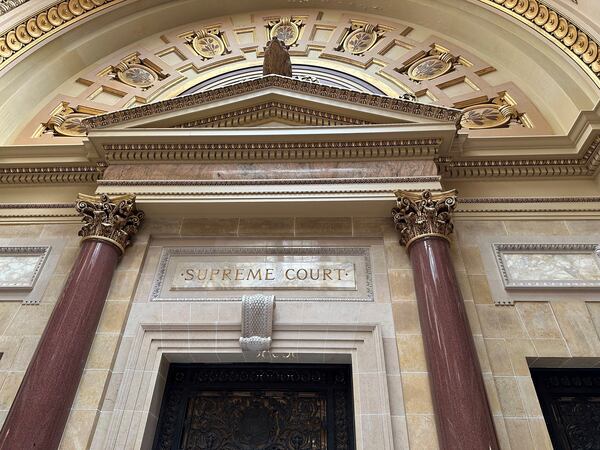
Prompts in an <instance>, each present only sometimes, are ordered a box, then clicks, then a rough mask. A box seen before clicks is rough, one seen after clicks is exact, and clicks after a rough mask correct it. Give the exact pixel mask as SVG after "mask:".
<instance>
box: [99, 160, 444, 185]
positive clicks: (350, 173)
mask: <svg viewBox="0 0 600 450" xmlns="http://www.w3.org/2000/svg"><path fill="white" fill-rule="evenodd" d="M436 170H437V169H436V167H435V164H434V162H433V161H425V160H402V161H397V162H392V161H360V162H330V161H323V162H306V163H290V162H274V163H234V164H224V163H212V164H148V165H145V166H141V165H135V166H131V165H115V166H110V167H108V168H107V169H106V172H105V173H104V177H103V178H104V179H105V180H205V181H210V180H212V181H225V180H285V179H307V180H308V179H315V178H319V179H323V178H359V179H360V178H367V177H368V178H382V177H406V176H434V175H437V172H436Z"/></svg>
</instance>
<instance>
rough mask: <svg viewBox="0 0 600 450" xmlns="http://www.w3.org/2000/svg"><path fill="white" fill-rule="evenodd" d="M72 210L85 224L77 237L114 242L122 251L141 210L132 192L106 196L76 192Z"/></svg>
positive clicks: (137, 222)
mask: <svg viewBox="0 0 600 450" xmlns="http://www.w3.org/2000/svg"><path fill="white" fill-rule="evenodd" d="M75 209H76V210H77V212H78V213H79V214H81V215H82V216H83V217H82V222H83V223H84V225H83V227H82V228H81V230H79V236H81V237H83V240H88V239H92V240H101V241H106V242H109V243H111V244H113V245H114V246H115V247H117V248H118V249H119V250H120V252H121V254H123V253H124V252H125V249H126V248H127V246H128V245H129V244H130V243H131V238H132V237H133V235H135V234H136V233H137V232H138V230H139V227H140V225H141V224H142V221H143V220H144V213H143V212H142V211H138V210H137V208H136V205H135V195H119V196H115V197H109V196H108V195H106V194H102V195H98V196H96V195H84V194H79V198H78V201H77V204H76V206H75Z"/></svg>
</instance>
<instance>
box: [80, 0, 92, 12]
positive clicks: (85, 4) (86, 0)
mask: <svg viewBox="0 0 600 450" xmlns="http://www.w3.org/2000/svg"><path fill="white" fill-rule="evenodd" d="M79 4H80V5H81V7H82V8H83V9H85V10H86V11H90V10H92V9H94V6H95V5H94V4H93V3H92V2H91V0H79Z"/></svg>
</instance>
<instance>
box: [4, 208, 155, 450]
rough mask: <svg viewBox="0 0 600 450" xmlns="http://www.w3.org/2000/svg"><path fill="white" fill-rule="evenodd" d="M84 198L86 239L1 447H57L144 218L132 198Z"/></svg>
mask: <svg viewBox="0 0 600 450" xmlns="http://www.w3.org/2000/svg"><path fill="white" fill-rule="evenodd" d="M87 200H88V201H87V202H86V201H83V202H79V203H78V210H79V211H80V212H81V213H82V214H83V215H84V222H85V223H86V225H84V227H83V229H82V231H81V232H80V235H82V236H84V241H83V242H82V244H81V248H80V250H79V253H78V255H77V258H76V260H75V263H74V265H73V267H72V269H71V272H70V274H69V277H68V278H67V281H66V283H65V286H64V287H63V290H62V293H61V295H60V296H59V298H58V300H57V303H56V305H55V306H54V309H53V311H52V314H51V316H50V319H49V320H48V323H47V325H46V328H45V329H44V332H43V334H42V337H41V338H40V342H39V344H38V347H37V349H36V351H35V353H34V355H33V357H32V360H31V362H30V364H29V366H28V367H27V371H26V372H25V376H24V378H23V381H22V382H21V386H20V387H19V390H18V392H17V395H16V398H15V400H14V401H13V404H12V405H11V409H10V411H9V413H8V416H7V418H6V420H5V422H4V425H3V427H2V430H1V431H0V450H16V449H20V450H21V449H23V450H28V449H39V450H54V449H57V448H58V446H59V444H60V441H61V438H62V434H63V430H64V428H65V425H66V422H67V419H68V417H69V412H70V410H71V406H72V404H73V400H74V398H75V394H76V393H77V388H78V386H79V382H80V379H81V375H82V373H83V369H84V367H85V363H86V360H87V357H88V354H89V351H90V348H91V346H92V342H93V340H94V335H95V333H96V329H97V327H98V322H99V321H100V316H101V315H102V309H103V307H104V302H105V300H106V297H107V295H108V291H109V289H110V284H111V280H112V277H113V274H114V271H115V268H116V266H117V263H118V261H119V258H120V256H121V253H122V251H123V250H124V248H125V247H126V246H127V245H128V244H129V236H130V235H131V234H133V233H134V232H135V231H137V226H139V223H140V221H141V219H142V218H143V213H141V212H138V211H137V210H135V206H134V204H133V197H131V198H129V199H122V198H120V199H119V202H118V204H117V203H114V202H113V201H112V200H111V199H109V198H108V197H106V196H103V197H102V198H98V199H96V198H91V197H87ZM84 207H85V208H87V209H86V210H82V208H84ZM100 230H102V231H100ZM33 307H34V306H32V308H33Z"/></svg>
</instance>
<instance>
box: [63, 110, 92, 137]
mask: <svg viewBox="0 0 600 450" xmlns="http://www.w3.org/2000/svg"><path fill="white" fill-rule="evenodd" d="M87 117H90V114H83V113H72V114H68V115H67V116H66V117H65V118H64V120H63V121H62V123H60V124H58V125H55V126H54V131H56V132H57V133H58V134H62V135H63V136H69V137H78V136H85V134H86V132H87V130H86V128H85V125H83V123H82V120H83V119H85V118H87Z"/></svg>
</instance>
